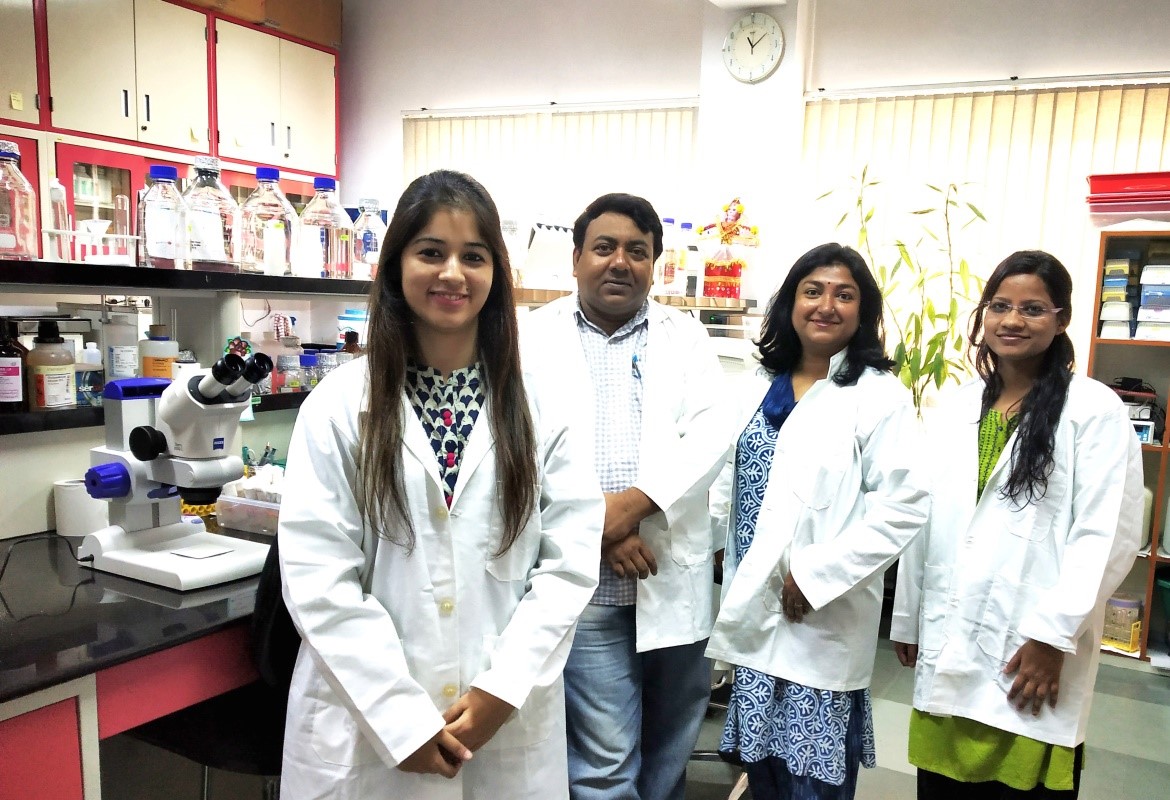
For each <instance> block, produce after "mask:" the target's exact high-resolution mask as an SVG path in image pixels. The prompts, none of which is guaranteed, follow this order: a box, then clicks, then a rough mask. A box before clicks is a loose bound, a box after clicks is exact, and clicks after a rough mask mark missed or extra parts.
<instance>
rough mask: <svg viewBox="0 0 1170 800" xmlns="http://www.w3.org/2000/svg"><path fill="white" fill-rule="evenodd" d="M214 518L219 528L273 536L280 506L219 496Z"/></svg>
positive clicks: (241, 498)
mask: <svg viewBox="0 0 1170 800" xmlns="http://www.w3.org/2000/svg"><path fill="white" fill-rule="evenodd" d="M215 516H216V519H217V520H218V521H219V525H220V527H221V528H235V529H236V530H238V531H247V532H249V533H265V534H268V535H270V536H275V535H276V524H277V519H278V518H279V516H280V504H279V503H266V502H264V501H263V500H249V499H248V498H247V497H228V496H225V495H221V496H220V498H219V500H218V501H216V510H215Z"/></svg>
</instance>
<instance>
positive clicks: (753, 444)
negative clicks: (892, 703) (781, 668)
mask: <svg viewBox="0 0 1170 800" xmlns="http://www.w3.org/2000/svg"><path fill="white" fill-rule="evenodd" d="M778 435H779V429H778V428H776V427H773V425H772V424H771V423H769V422H768V420H767V419H765V417H764V413H763V410H762V408H761V409H760V410H757V411H756V413H755V415H754V416H753V417H752V419H751V421H750V422H749V423H748V425H747V427H746V428H745V429H744V431H743V433H742V434H741V435H740V438H739V446H738V448H737V449H736V463H735V523H736V524H735V555H736V558H737V560H740V561H742V560H743V558H744V556H745V555H746V554H747V551H748V548H749V547H751V544H752V539H753V538H754V537H755V534H756V520H757V518H758V517H759V513H760V506H761V504H762V503H763V499H764V489H765V488H766V487H767V485H768V476H769V472H770V470H771V467H772V458H773V456H774V455H775V452H776V439H777V437H778ZM765 535H766V534H765ZM853 714H861V715H862V720H861V723H862V724H861V725H857V724H856V720H855V721H854V722H855V724H854V725H853V726H852V727H851V726H850V725H849V722H850V717H851V715H853ZM847 733H848V734H849V735H848V736H847ZM719 749H720V750H721V751H723V752H727V753H736V754H737V755H738V756H739V757H740V758H741V759H742V760H743V761H745V762H748V763H752V762H759V761H764V760H765V759H767V758H770V757H771V758H780V759H782V760H783V761H784V762H785V764H786V766H787V768H788V771H789V772H790V773H791V774H792V775H794V776H804V777H808V778H813V779H815V780H818V781H821V782H823V783H827V784H831V785H833V786H841V785H842V784H843V783H844V782H845V779H846V773H847V768H848V764H849V761H850V760H851V759H857V758H860V761H861V763H862V764H864V765H865V766H866V767H873V766H875V765H876V763H877V761H876V757H875V750H874V737H873V715H872V710H871V706H870V697H869V690H868V689H859V690H857V691H852V692H835V691H829V690H823V689H815V688H812V687H809V686H802V685H801V684H798V683H792V682H790V681H786V680H784V679H782V678H777V677H774V676H772V675H767V674H765V673H762V672H757V671H755V670H751V669H747V668H745V667H736V668H735V678H734V683H733V685H732V690H731V701H730V703H729V705H728V711H727V724H726V725H725V726H724V729H723V739H722V741H721V742H720V744H719Z"/></svg>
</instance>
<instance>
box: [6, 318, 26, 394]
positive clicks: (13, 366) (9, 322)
mask: <svg viewBox="0 0 1170 800" xmlns="http://www.w3.org/2000/svg"><path fill="white" fill-rule="evenodd" d="M0 323H2V324H0V412H10V413H11V412H14V411H28V390H27V388H26V381H25V377H24V375H25V371H26V370H27V369H28V364H27V362H28V349H27V348H26V347H25V346H24V345H23V344H21V343H20V338H19V332H18V330H17V325H16V320H14V319H6V320H2V321H0Z"/></svg>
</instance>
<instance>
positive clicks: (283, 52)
mask: <svg viewBox="0 0 1170 800" xmlns="http://www.w3.org/2000/svg"><path fill="white" fill-rule="evenodd" d="M335 68H336V58H335V57H334V56H333V55H332V54H331V53H326V52H324V51H321V50H316V49H314V48H311V47H305V46H304V45H299V44H296V43H295V42H290V41H287V40H284V39H279V38H277V37H275V36H270V35H268V34H266V33H262V32H260V31H256V30H253V29H251V28H245V27H243V26H241V25H233V24H232V23H229V22H222V21H221V22H219V23H217V24H216V103H217V109H218V114H219V154H220V156H221V157H223V158H238V159H243V160H245V161H255V162H258V163H261V164H271V165H273V166H276V167H288V168H293V169H298V170H303V171H306V172H316V173H320V174H324V175H335V174H337V164H336V152H337V132H336V131H337V126H336V119H337V116H336V115H337V100H336V85H337V84H336V79H335V76H334V70H335Z"/></svg>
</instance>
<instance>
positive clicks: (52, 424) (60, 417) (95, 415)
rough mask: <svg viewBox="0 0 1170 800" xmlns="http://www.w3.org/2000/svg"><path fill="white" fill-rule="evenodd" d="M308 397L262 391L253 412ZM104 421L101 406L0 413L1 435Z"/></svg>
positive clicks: (284, 406) (293, 405)
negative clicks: (262, 393) (263, 392)
mask: <svg viewBox="0 0 1170 800" xmlns="http://www.w3.org/2000/svg"><path fill="white" fill-rule="evenodd" d="M308 396H309V393H308V392H297V393H290V394H264V395H260V396H259V402H255V398H253V403H252V411H253V413H257V414H260V413H263V412H266V411H286V410H288V409H292V408H300V407H301V403H303V402H305V398H306V397H308ZM105 423H106V416H105V411H104V409H101V408H70V409H66V410H64V411H25V412H21V413H16V414H0V436H10V435H12V434H17V433H44V432H45V431H63V430H68V429H70V428H99V427H101V426H102V425H105Z"/></svg>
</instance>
